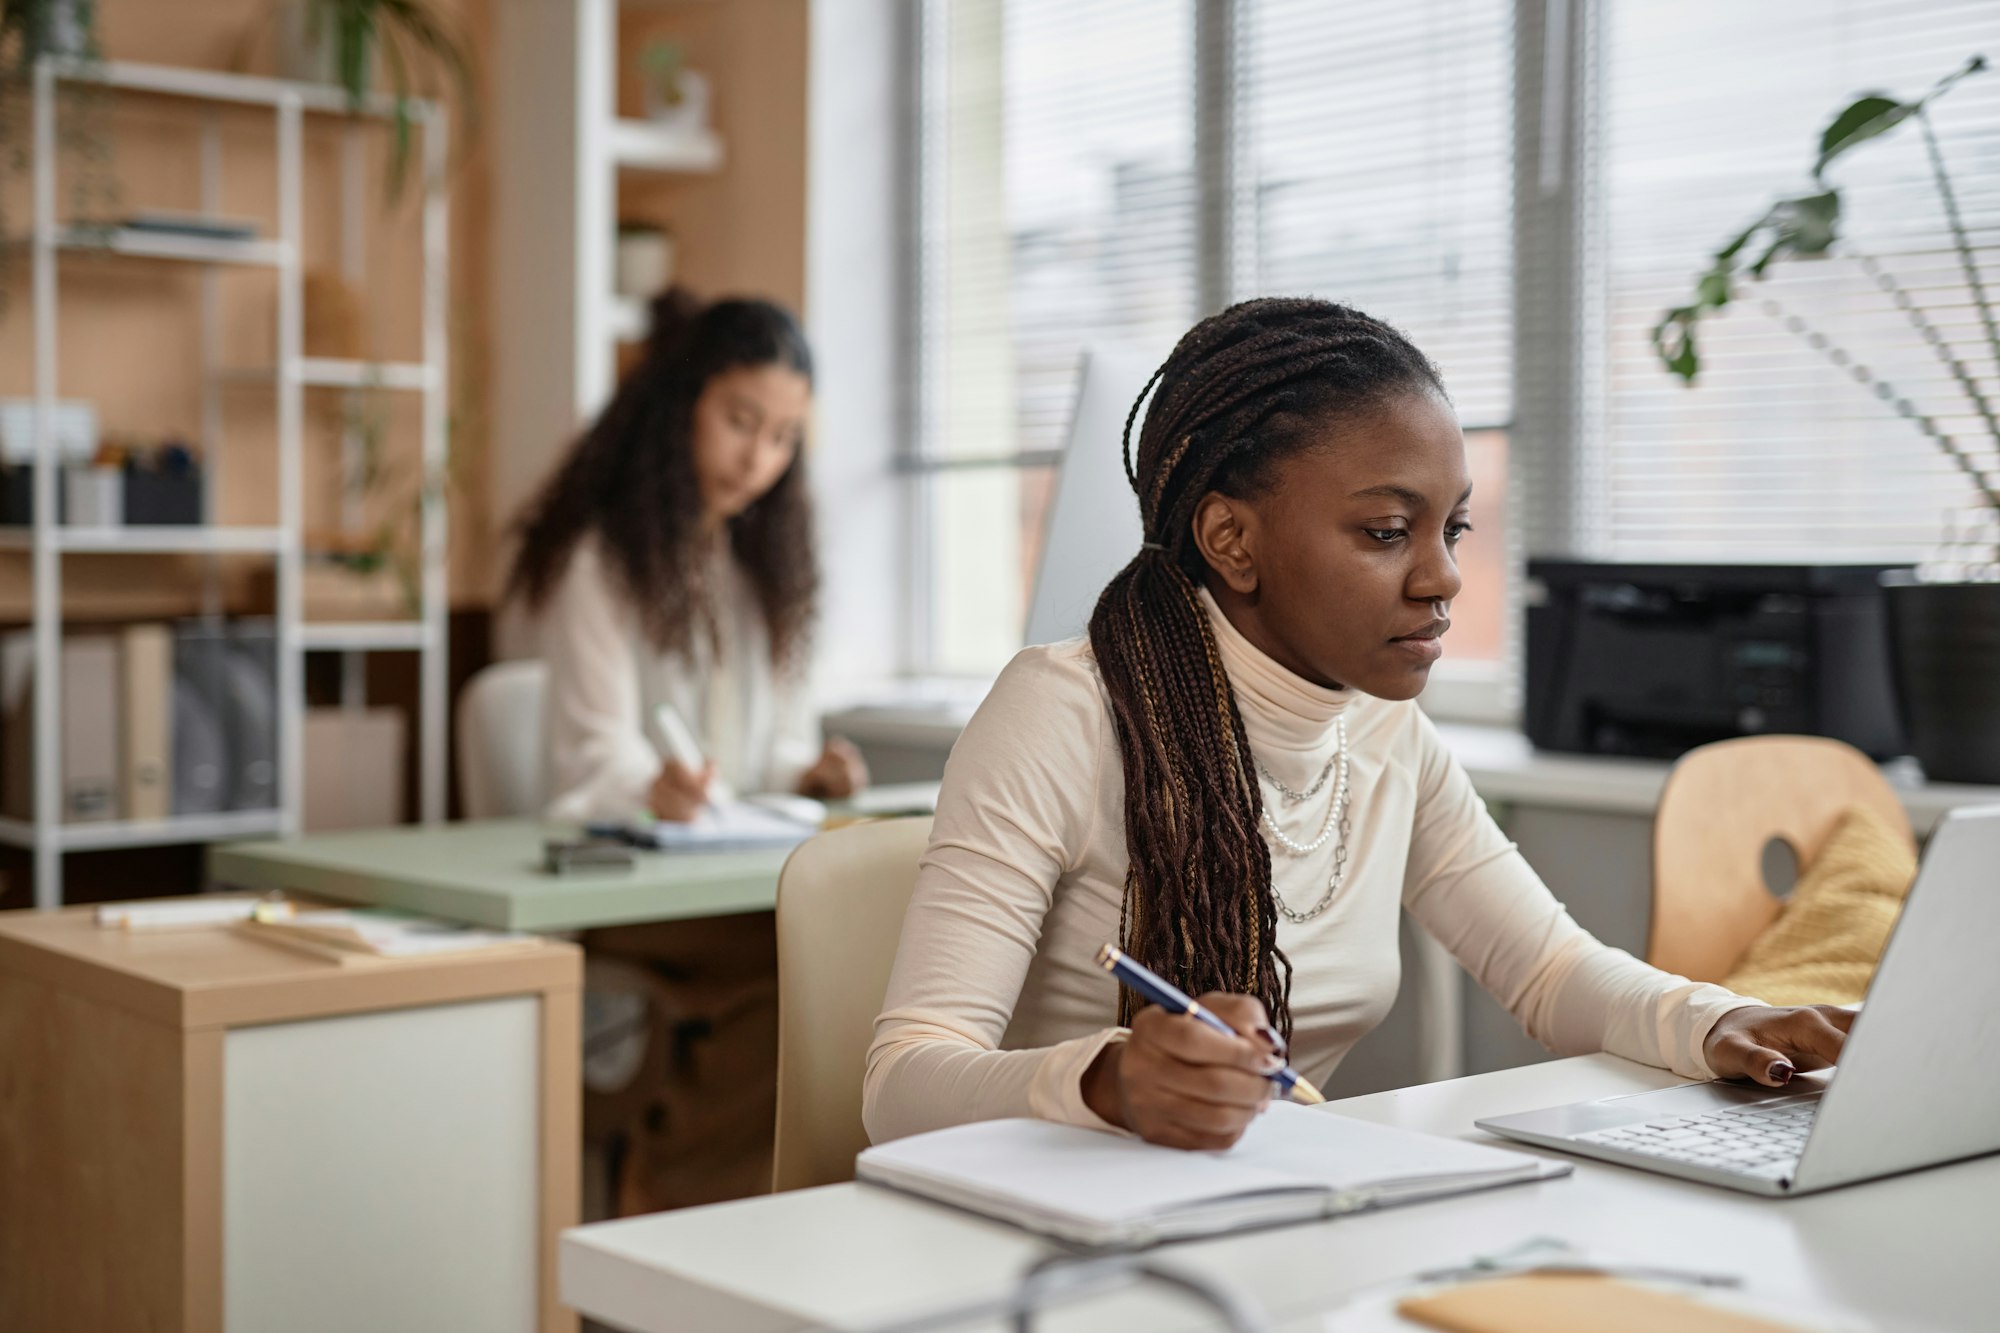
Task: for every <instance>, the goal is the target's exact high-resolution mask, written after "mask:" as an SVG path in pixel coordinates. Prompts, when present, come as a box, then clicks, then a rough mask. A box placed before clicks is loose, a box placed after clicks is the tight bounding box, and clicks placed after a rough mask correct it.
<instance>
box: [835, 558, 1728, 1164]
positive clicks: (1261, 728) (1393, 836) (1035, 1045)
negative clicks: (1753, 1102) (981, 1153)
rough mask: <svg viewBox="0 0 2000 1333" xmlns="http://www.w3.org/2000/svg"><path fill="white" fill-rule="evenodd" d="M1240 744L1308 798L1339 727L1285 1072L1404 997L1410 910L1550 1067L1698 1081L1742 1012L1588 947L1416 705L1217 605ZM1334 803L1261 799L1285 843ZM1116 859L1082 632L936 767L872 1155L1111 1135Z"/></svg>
mask: <svg viewBox="0 0 2000 1333" xmlns="http://www.w3.org/2000/svg"><path fill="white" fill-rule="evenodd" d="M1202 596H1203V599H1204V601H1205V602H1206V604H1207V607H1208V611H1209V616H1210V621H1211V623H1212V624H1213V625H1214V626H1215V633H1216V637H1217V640H1218V643H1219V647H1220V649H1221V654H1222V661H1223V666H1224V669H1225V670H1226V671H1227V672H1228V674H1229V678H1230V682H1231V684H1232V685H1233V686H1234V688H1235V692H1236V702H1237V707H1238V708H1239V709H1240V710H1241V712H1242V715H1243V724H1244V729H1245V731H1246V732H1247V733H1248V735H1249V740H1250V748H1251V750H1252V751H1253V752H1254V753H1255V755H1256V756H1257V758H1259V759H1260V760H1262V761H1263V763H1264V766H1265V767H1266V768H1268V769H1269V770H1270V771H1271V773H1272V774H1274V775H1275V776H1276V777H1277V778H1278V779H1279V780H1280V781H1282V782H1283V783H1285V785H1287V786H1288V787H1291V788H1293V789H1294V790H1298V791H1303V790H1305V789H1306V788H1307V787H1309V786H1311V785H1312V783H1313V781H1314V779H1315V778H1317V777H1318V775H1319V773H1320V771H1321V769H1322V767H1323V766H1324V765H1325V763H1326V761H1327V759H1328V758H1329V757H1330V756H1331V755H1332V754H1333V752H1334V750H1335V746H1336V739H1335V731H1334V723H1335V719H1336V718H1338V717H1342V716H1344V717H1345V718H1346V720H1347V735H1348V744H1349V747H1350V751H1351V755H1350V766H1351V778H1350V781H1351V785H1352V798H1351V799H1352V801H1353V826H1352V834H1351V837H1350V839H1349V854H1348V856H1349V859H1348V872H1347V877H1346V880H1345V882H1344V883H1343V885H1342V887H1341V889H1340V891H1339V893H1338V895H1337V896H1336V897H1335V899H1334V901H1333V903H1332V905H1331V906H1330V907H1329V908H1328V909H1327V910H1326V911H1325V912H1324V913H1323V914H1321V915H1320V916H1319V917H1317V918H1315V919H1314V920H1311V921H1308V922H1304V923H1299V922H1293V921H1290V920H1287V919H1285V918H1283V917H1282V916H1281V917H1280V918H1279V921H1278V946H1279V947H1280V948H1281V949H1282V950H1283V951H1284V952H1285V954H1286V955H1287V956H1288V957H1289V958H1290V959H1291V962H1292V967H1293V981H1292V1000H1291V1005H1292V1021H1293V1036H1292V1048H1291V1055H1292V1063H1293V1064H1294V1065H1295V1066H1296V1067H1297V1068H1298V1070H1299V1072H1300V1073H1302V1074H1304V1075H1305V1076H1306V1077H1307V1078H1310V1079H1312V1080H1314V1081H1315V1082H1318V1081H1321V1080H1324V1079H1325V1078H1326V1077H1327V1076H1328V1075H1329V1074H1331V1073H1332V1071H1333V1070H1334V1068H1335V1066H1337V1065H1338V1064H1339V1063H1340V1061H1341V1058H1342V1057H1343V1056H1345V1055H1346V1054H1347V1052H1348V1051H1349V1050H1350V1049H1351V1048H1352V1047H1353V1046H1354V1043H1355V1042H1357V1041H1359V1040H1360V1039H1361V1038H1362V1037H1363V1036H1365V1035H1367V1033H1368V1032H1369V1031H1370V1030H1372V1029H1373V1028H1374V1027H1375V1026H1376V1025H1377V1024H1378V1023H1380V1022H1381V1021H1382V1019H1383V1017H1384V1015H1386V1014H1387V1013H1388V1012H1389V1007H1390V1005H1391V1004H1392V1003H1393V1001H1394V1000H1395V998H1396V989H1397V985H1398V982H1399V980H1400V961H1399V958H1398V954H1397V940H1396V931H1397V924H1398V914H1399V911H1400V909H1403V908H1407V909H1408V910H1409V911H1410V913H1411V914H1412V915H1413V916H1414V917H1415V918H1416V920H1417V921H1418V922H1419V923H1421V924H1422V925H1423V927H1424V928H1425V929H1427V930H1428V931H1429V932H1430V933H1431V934H1432V935H1433V936H1435V937H1436V938H1437V939H1438V940H1439V941H1441V942H1442V943H1443V944H1444V946H1445V947H1446V948H1447V949H1449V950H1450V951H1451V953H1452V954H1453V956H1454V957H1456V958H1457V959H1458V961H1459V962H1460V963H1461V964H1462V965H1463V966H1464V967H1465V969H1466V970H1467V971H1468V972H1470V973H1471V974H1472V976H1473V977H1474V978H1476V979H1477V980H1478V981H1479V983H1480V984H1481V985H1483V986H1485V987H1486V989H1487V990H1489V991H1491V992H1492V993H1493V995H1494V996H1495V997H1496V998H1497V999H1499V1001H1500V1002H1501V1003H1502V1004H1504V1005H1505V1006H1506V1007H1507V1009H1508V1010H1509V1011H1510V1012H1511V1013H1512V1014H1513V1015H1514V1016H1515V1017H1516V1018H1517V1019H1519V1020H1520V1021H1521V1023H1522V1025H1523V1026H1524V1027H1525V1028H1526V1029H1527V1030H1528V1032H1529V1033H1530V1034H1531V1035H1532V1036H1534V1037H1536V1038H1537V1039H1539V1040H1540V1041H1542V1042H1543V1043H1544V1044H1545V1045H1547V1046H1549V1047H1550V1048H1552V1049H1553V1050H1555V1051H1558V1052H1561V1053H1564V1054H1575V1053H1581V1052H1588V1051H1597V1050H1606V1051H1611V1052H1614V1053H1616V1054H1619V1055H1623V1056H1627V1057H1630V1058H1631V1059H1634V1060H1639V1061H1643V1062H1644V1063H1647V1064H1652V1065H1661V1066H1666V1067H1668V1068H1671V1069H1673V1070H1675V1071H1676V1072H1678V1073H1680V1074H1682V1075H1685V1076H1687V1077H1690V1078H1708V1077H1712V1072H1711V1071H1710V1069H1709V1068H1708V1065H1707V1063H1706V1061H1705V1060H1704V1059H1703V1058H1702V1043H1703V1039H1704V1038H1705V1037H1706V1036H1707V1034H1708V1031H1709V1029H1710V1028H1711V1027H1713V1026H1714V1024H1715V1020H1716V1019H1717V1018H1719V1017H1720V1016H1721V1015H1722V1014H1723V1013H1724V1012H1726V1011H1728V1010H1730V1009H1734V1008H1737V1007H1739V1006H1741V1005H1745V1004H1752V1003H1755V1001H1751V1000H1745V999H1742V998H1740V997H1738V996H1736V995H1733V994H1731V993H1730V992H1728V991H1726V990H1723V989H1721V988H1720V987H1717V986H1710V985H1700V984H1696V983H1693V982H1689V981H1687V980H1685V979H1683V978H1681V977H1676V976H1670V975H1668V974H1667V973H1664V972H1661V971H1658V970H1657V969H1654V968H1652V967H1648V966H1647V965H1646V964H1644V963H1642V962H1640V961H1638V960H1637V959H1635V958H1633V957H1632V956H1631V955H1629V954H1627V953H1625V952H1624V951H1622V950H1619V949H1613V948H1610V947H1608V946H1606V945H1604V944H1601V943H1599V942H1598V941H1597V940H1596V939H1594V938H1593V937H1591V936H1590V935H1588V934H1586V933H1585V932H1584V930H1583V929H1582V928H1581V927H1579V926H1578V925H1577V924H1576V923H1575V922H1574V921H1572V920H1571V919H1570V917H1569V914H1568V913H1567V912H1566V911H1565V910H1564V909H1563V907H1562V905H1561V904H1560V903H1558V902H1557V901H1556V900H1555V898H1554V897H1553V896H1552V895H1551V894H1550V893H1549V891H1548V889H1547V888H1546V887H1545V886H1544V885H1543V884H1542V882H1541V880H1540V879H1539V878H1538V877H1537V876H1536V874H1535V872H1534V871H1533V870H1532V869H1531V868H1529V866H1528V864H1527V862H1526V861H1524V860H1523V859H1522V858H1521V856H1520V854H1519V852H1517V851H1516V850H1515V848H1514V845H1513V844H1512V843H1510V842H1509V841H1507V838H1506V836H1505V835H1504V834H1502V833H1501V831H1500V830H1499V828H1498V827H1497V826H1496V825H1495V824H1494V823H1493V820H1492V819H1491V817H1490V816H1489V815H1488V814H1487V812H1486V807H1485V805H1484V803H1483V802H1481V800H1480V798H1479V796H1478V794H1477V793H1475V792H1474V791H1473V789H1472V783H1471V782H1470V780H1469V779H1467V777H1466V775H1465V772H1464V770H1463V769H1462V768H1460V767H1459V765H1458V762H1457V761H1456V760H1455V759H1454V758H1453V757H1452V755H1451V753H1450V751H1448V750H1447V749H1446V748H1445V747H1444V744H1443V742H1442V741H1441V740H1440V739H1439V737H1438V735H1437V732H1436V730H1435V729H1434V728H1433V727H1432V725H1431V723H1430V720H1429V719H1428V718H1426V717H1425V716H1424V714H1423V713H1422V711H1420V710H1419V709H1418V708H1417V706H1416V705H1415V704H1414V703H1390V702H1386V701H1384V700H1380V699H1375V698H1372V697H1369V696H1366V695H1361V694H1358V693H1356V692H1353V691H1345V690H1328V689H1323V688H1320V687H1318V686H1315V685H1312V684H1310V683H1308V682H1306V681H1304V680H1301V679H1300V678H1299V677H1297V676H1295V675H1293V674H1291V673H1290V672H1289V671H1287V670H1285V669H1284V668H1283V667H1281V666H1279V665H1278V664H1277V663H1275V662H1273V661H1272V660H1271V659H1270V658H1268V657H1266V656H1265V655H1264V654H1263V653H1262V652H1260V651H1259V650H1258V649H1257V648H1255V647H1254V646H1252V645H1251V643H1250V642H1249V641H1248V640H1247V639H1245V638H1244V637H1243V636H1242V635H1241V634H1240V633H1238V632H1237V631H1236V629H1235V627H1234V626H1232V625H1230V623H1229V622H1228V620H1227V619H1226V618H1225V617H1224V616H1223V615H1222V614H1221V612H1220V610H1219V609H1218V608H1217V607H1216V606H1215V604H1214V602H1213V601H1212V600H1209V599H1208V597H1207V594H1206V593H1205V592H1204V593H1203V594H1202ZM1331 796H1332V784H1331V783H1329V784H1328V787H1327V789H1326V790H1325V791H1323V792H1322V793H1321V794H1320V796H1319V797H1317V798H1315V799H1313V800H1310V801H1306V802H1303V803H1301V804H1298V805H1290V804H1287V803H1286V802H1284V801H1282V800H1280V799H1279V798H1278V797H1277V795H1276V794H1275V793H1274V792H1273V791H1272V790H1271V789H1270V788H1269V786H1268V784H1267V786H1266V790H1265V793H1264V801H1265V808H1266V809H1267V810H1270V811H1272V812H1273V813H1274V814H1275V815H1276V817H1277V819H1278V820H1279V826H1280V827H1281V828H1282V829H1283V830H1284V832H1285V834H1286V835H1287V836H1288V837H1290V838H1291V839H1292V840H1293V841H1294V842H1299V843H1306V842H1310V841H1311V840H1312V839H1313V838H1314V837H1316V836H1317V835H1318V832H1319V829H1320V827H1321V824H1322V822H1323V821H1324V819H1325V817H1326V810H1327V802H1328V801H1330V799H1331ZM1336 841H1337V839H1336V840H1329V841H1328V842H1327V844H1326V845H1324V846H1323V847H1321V848H1320V849H1319V850H1318V851H1317V852H1316V853H1313V854H1310V855H1307V856H1304V857H1294V856H1291V855H1289V854H1288V853H1286V852H1285V851H1284V850H1282V849H1274V851H1273V854H1272V865H1271V869H1272V880H1273V883H1274V885H1275V887H1276V889H1277V892H1278V893H1279V895H1280V896H1281V898H1282V899H1283V901H1284V902H1286V903H1288V904H1290V905H1291V906H1292V907H1293V908H1294V909H1296V910H1299V911H1304V910H1306V909H1308V908H1310V907H1311V906H1312V905H1313V904H1314V903H1316V902H1317V901H1319V898H1320V896H1321V895H1322V894H1324V893H1325V891H1326V886H1327V879H1328V875H1329V873H1330V872H1331V869H1332V864H1333V856H1334V847H1335V843H1336ZM1127 864H1128V858H1127V855H1126V846H1125V783H1124V775H1123V772H1122V765H1121V761H1120V756H1119V752H1118V748H1117V738H1116V734H1115V729H1114V723H1113V721H1112V717H1111V712H1110V703H1109V700H1108V699H1107V698H1106V697H1105V694H1104V690H1103V685H1102V682H1101V681H1100V679H1099V676H1098V673H1097V665H1096V661H1095V659H1094V657H1093V656H1092V654H1091V651H1090V646H1089V643H1088V641H1087V640H1084V639H1074V640H1070V641H1068V642H1066V643H1059V644H1054V645H1051V646H1048V647H1039V648H1029V649H1027V650H1025V651H1024V652H1022V653H1021V654H1019V655H1018V656H1017V657H1015V658H1014V660H1013V662H1012V663H1010V664H1009V665H1008V667H1007V669H1006V670H1005V671H1004V672H1002V673H1001V676H1000V679H999V681H998V682H997V683H996V684H995V685H994V687H993V691H992V693H991V694H990V695H989V696H988V697H987V699H986V702H985V704H984V705H983V706H982V707H981V708H980V709H979V711H978V713H977V714H976V715H975V716H974V717H973V719H972V721H971V723H970V724H969V725H968V726H967V728H966V730H965V733H964V735H963V736H962V737H961V738H960V740H959V742H958V745H957V747H956V748H955V749H954V750H953V751H952V755H951V761H950V763H949V765H948V767H947V768H946V770H945V780H944V790H943V793H942V795H941V796H940V798H939V802H938V812H937V822H936V824H935V827H934V831H933V833H932V835H931V844H930V848H929V850H928V852H927V853H926V854H925V856H924V858H923V861H922V864H921V868H920V870H919V871H918V877H917V885H916V892H915V896H914V898H913V899H912V901H911V904H910V909H909V913H908V915H907V916H906V917H905V918H904V921H903V935H902V943H901V947H900V949H899V950H898V953H897V956H896V965H895V970H894V972H893V974H892V976H891V978H890V981H889V988H888V993H887V995H886V997H885V999H884V1002H883V1009H882V1014H881V1016H880V1017H879V1018H878V1019H877V1020H876V1024H875V1040H874V1043H873V1045H872V1046H871V1047H870V1048H869V1051H868V1071H867V1082H866V1089H865V1094H864V1115H865V1118H866V1121H867V1126H868V1132H869V1135H870V1137H871V1138H872V1139H874V1140H875V1141H876V1142H878V1143H879V1142H882V1141H883V1140H885V1139H892V1138H897V1137H900V1136H902V1135H905V1134H914V1133H918V1132H921V1131H923V1130H929V1129H936V1128H939V1127H941V1126H945V1125H951V1124H956V1123H959V1122H962V1121H968V1120H982V1119H990V1118H995V1117H1000V1116H1039V1117H1043V1118H1046V1119H1052V1120H1060V1121H1067V1122H1069V1123H1072V1124H1082V1125H1091V1126H1097V1127H1104V1126H1103V1122H1101V1121H1100V1120H1099V1119H1098V1118H1097V1117H1096V1116H1095V1115H1094V1114H1092V1113H1091V1111H1090V1110H1089V1108H1088V1107H1087V1106H1086V1105H1085V1104H1084V1102H1083V1097H1082V1092H1081V1080H1082V1076H1083V1073H1084V1071H1085V1070H1086V1069H1087V1068H1088V1067H1089V1065H1090V1063H1091V1061H1092V1060H1093V1059H1095V1058H1096V1056H1097V1053H1098V1051H1099V1050H1100V1049H1101V1048H1102V1047H1103V1046H1104V1044H1105V1043H1106V1042H1108V1041H1113V1040H1119V1039H1122V1037H1123V1035H1124V1034H1123V1031H1122V1030H1121V1029H1119V1028H1117V1027H1115V1026H1114V1022H1115V1016H1116V1014H1117V1004H1118V996H1117V991H1116V983H1115V982H1114V981H1113V980H1112V979H1111V978H1110V977H1109V976H1108V975H1107V974H1106V973H1105V972H1104V971H1103V970H1102V969H1101V968H1099V967H1098V966H1097V965H1096V964H1095V962H1094V955H1095V954H1096V952H1097V949H1098V947H1099V946H1100V945H1103V944H1105V943H1108V942H1116V941H1117V939H1118V921H1119V906H1120V901H1121V898H1122V895H1123V891H1124V883H1125V872H1126V867H1127Z"/></svg>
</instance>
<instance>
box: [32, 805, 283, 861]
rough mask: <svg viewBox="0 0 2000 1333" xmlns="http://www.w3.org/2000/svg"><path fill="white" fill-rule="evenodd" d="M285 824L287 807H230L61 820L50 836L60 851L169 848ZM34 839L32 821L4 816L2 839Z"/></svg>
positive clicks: (258, 833)
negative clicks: (147, 816) (156, 816)
mask: <svg viewBox="0 0 2000 1333" xmlns="http://www.w3.org/2000/svg"><path fill="white" fill-rule="evenodd" d="M284 824H285V812H284V811H283V810H231V811H227V812H225V813H222V814H214V815H179V816H176V817H175V818H172V819H139V820H125V819H120V820H103V821H97V822H91V823H82V824H58V825H56V826H55V831H54V833H53V835H51V836H52V840H53V841H54V843H55V845H56V846H57V848H59V849H60V850H62V851H69V852H92V851H102V850H104V849H106V848H110V847H165V846H170V845H172V844H176V843H190V842H226V841H231V840H234V839H237V838H263V837H269V836H271V835H272V834H275V833H279V832H282V831H283V829H284ZM36 839H37V835H36V832H35V825H34V822H33V821H31V820H25V819H0V843H5V844H8V845H10V846H14V847H35V846H37V845H38V844H37V840H36Z"/></svg>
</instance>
